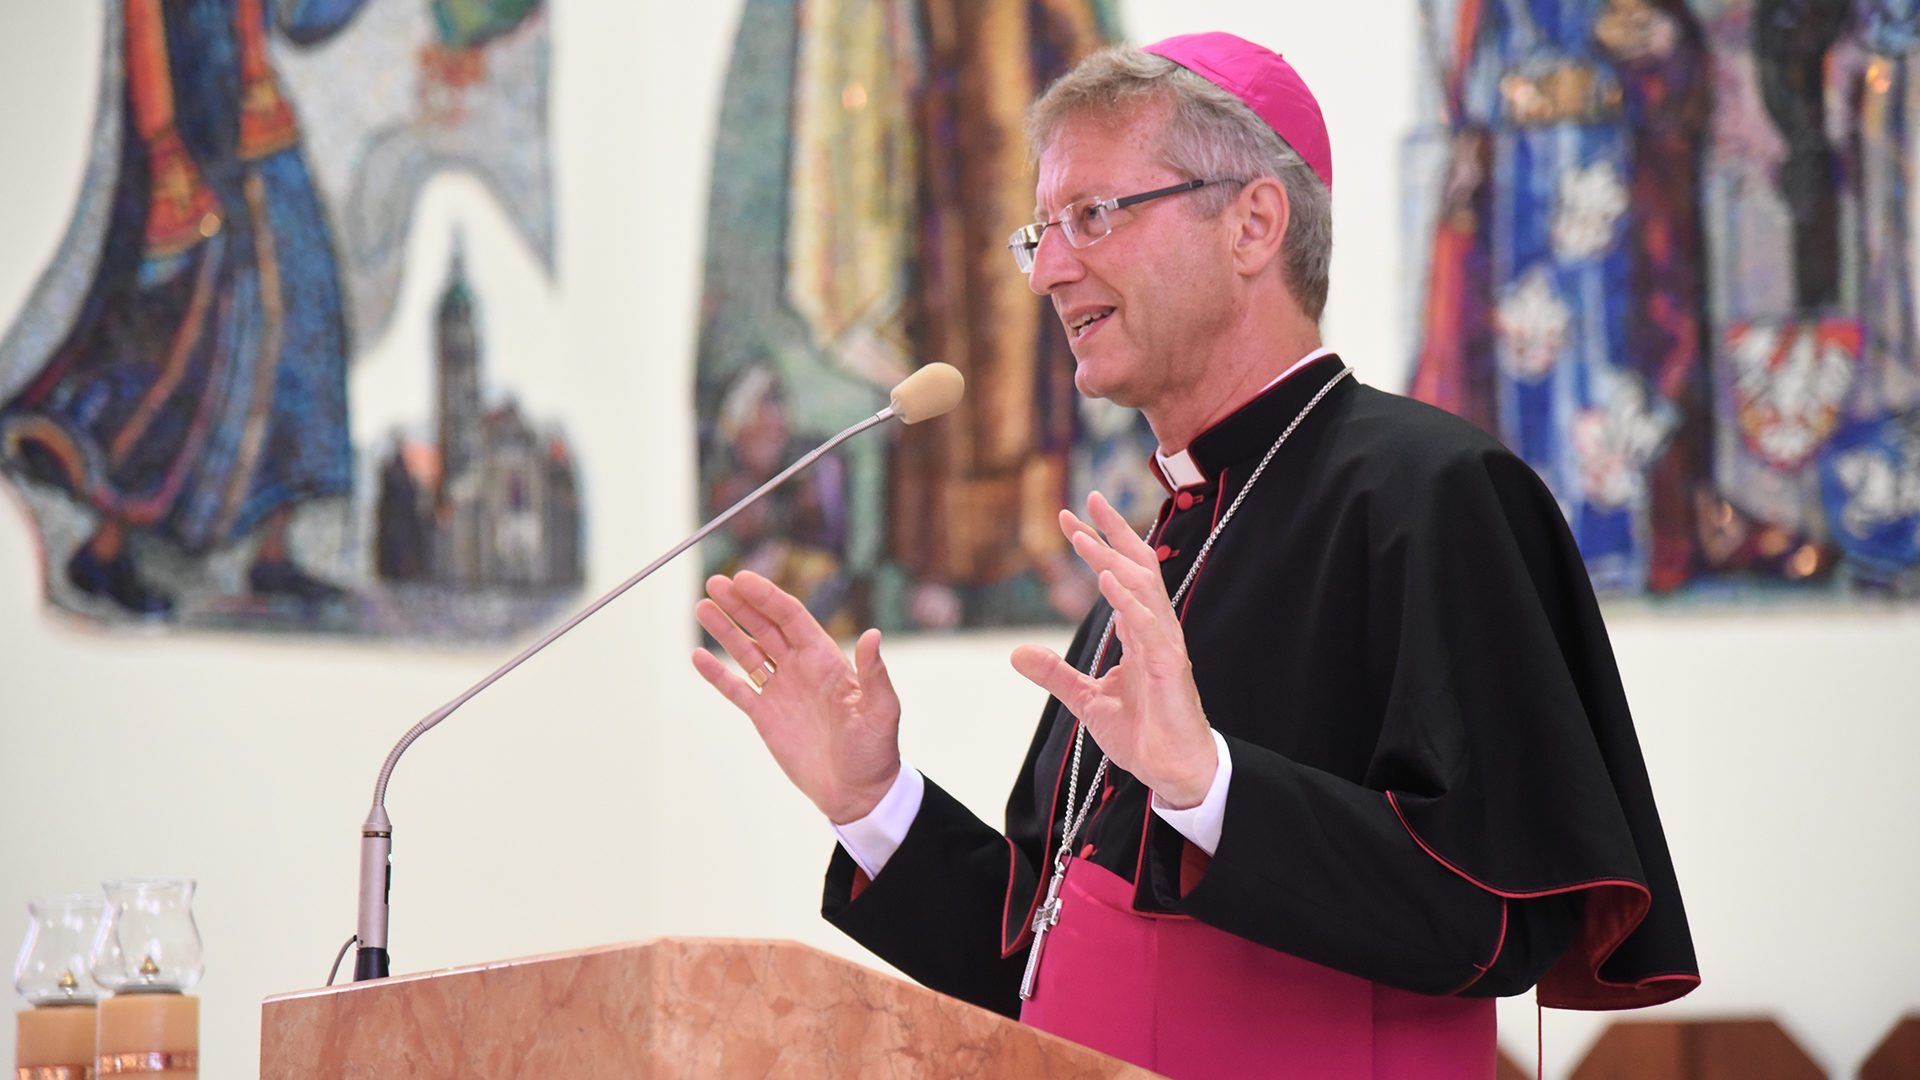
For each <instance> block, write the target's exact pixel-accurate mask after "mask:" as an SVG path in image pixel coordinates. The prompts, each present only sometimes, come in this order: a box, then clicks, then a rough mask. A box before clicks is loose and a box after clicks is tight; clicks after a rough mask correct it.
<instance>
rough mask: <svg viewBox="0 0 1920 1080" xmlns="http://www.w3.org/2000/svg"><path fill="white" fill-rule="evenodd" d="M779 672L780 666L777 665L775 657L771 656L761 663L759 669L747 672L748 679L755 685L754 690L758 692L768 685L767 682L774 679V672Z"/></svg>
mask: <svg viewBox="0 0 1920 1080" xmlns="http://www.w3.org/2000/svg"><path fill="white" fill-rule="evenodd" d="M779 670H780V665H778V664H775V663H774V662H773V657H771V656H769V657H767V658H766V659H765V660H762V661H761V662H760V666H759V667H757V668H754V669H753V670H751V671H749V672H747V678H748V680H749V681H751V682H752V683H753V688H754V689H755V690H758V689H760V688H761V687H763V686H765V685H767V680H768V679H771V678H773V675H774V672H777V671H779Z"/></svg>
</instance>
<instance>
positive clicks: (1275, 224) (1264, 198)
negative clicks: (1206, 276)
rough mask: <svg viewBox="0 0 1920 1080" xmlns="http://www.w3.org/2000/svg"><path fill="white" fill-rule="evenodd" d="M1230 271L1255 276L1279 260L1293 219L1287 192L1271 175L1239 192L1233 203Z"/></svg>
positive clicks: (1255, 181)
mask: <svg viewBox="0 0 1920 1080" xmlns="http://www.w3.org/2000/svg"><path fill="white" fill-rule="evenodd" d="M1232 210H1233V220H1234V224H1235V226H1236V228H1235V232H1234V236H1233V268H1234V270H1236V271H1237V272H1239V273H1241V274H1243V275H1245V276H1247V277H1255V276H1257V275H1259V274H1260V273H1261V272H1262V271H1264V270H1266V268H1267V267H1268V266H1271V265H1273V264H1275V263H1276V262H1277V261H1278V260H1279V258H1280V251H1281V246H1282V244H1283V242H1284V241H1285V239H1286V235H1287V224H1288V222H1290V221H1292V219H1293V206H1292V204H1291V203H1289V202H1288V201H1287V189H1286V188H1284V187H1282V186H1281V185H1280V181H1278V180H1276V179H1274V178H1273V177H1271V176H1262V177H1260V178H1259V179H1257V180H1254V181H1252V182H1251V183H1249V184H1247V186H1246V187H1244V188H1241V189H1240V197H1239V198H1237V199H1235V200H1234V203H1233V207H1232Z"/></svg>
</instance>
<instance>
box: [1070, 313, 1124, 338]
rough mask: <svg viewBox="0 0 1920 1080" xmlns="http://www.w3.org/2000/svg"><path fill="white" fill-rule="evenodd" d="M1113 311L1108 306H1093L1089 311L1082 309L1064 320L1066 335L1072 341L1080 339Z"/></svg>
mask: <svg viewBox="0 0 1920 1080" xmlns="http://www.w3.org/2000/svg"><path fill="white" fill-rule="evenodd" d="M1113 311H1114V309H1112V308H1110V307H1108V308H1095V309H1093V310H1090V311H1083V312H1081V313H1080V314H1078V315H1075V316H1074V317H1072V318H1070V319H1066V320H1064V322H1065V323H1066V327H1067V337H1068V338H1070V339H1072V340H1074V341H1078V340H1080V339H1081V338H1083V337H1085V336H1086V335H1087V334H1088V333H1089V332H1090V331H1091V330H1092V329H1093V328H1094V327H1096V326H1098V325H1100V324H1101V323H1102V322H1105V321H1106V319H1107V317H1108V316H1109V315H1112V314H1113Z"/></svg>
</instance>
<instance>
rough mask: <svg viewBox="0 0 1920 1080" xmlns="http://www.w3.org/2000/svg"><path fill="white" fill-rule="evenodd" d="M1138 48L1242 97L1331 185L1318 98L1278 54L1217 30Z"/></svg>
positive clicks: (1328, 150) (1330, 153) (1330, 156)
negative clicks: (1163, 58)
mask: <svg viewBox="0 0 1920 1080" xmlns="http://www.w3.org/2000/svg"><path fill="white" fill-rule="evenodd" d="M1140 51H1141V52H1147V53H1152V54H1154V55H1155V56H1164V57H1166V58H1167V59H1168V60H1171V61H1173V62H1174V63H1176V64H1179V65H1180V66H1181V67H1183V68H1186V69H1187V70H1188V71H1191V72H1193V73H1194V74H1196V75H1198V76H1200V77H1201V78H1203V79H1205V80H1207V81H1208V82H1210V83H1212V84H1213V85H1215V86H1217V87H1219V88H1220V89H1222V90H1225V91H1226V92H1227V93H1229V94H1232V95H1233V96H1234V97H1237V98H1239V99H1240V100H1241V101H1244V102H1246V103H1247V107H1248V108H1250V109H1252V110H1253V111H1254V113H1255V115H1257V116H1259V117H1260V119H1262V120H1265V121H1266V122H1267V126H1268V127H1271V128H1273V130H1274V131H1275V132H1277V133H1278V134H1279V135H1280V137H1281V138H1282V139H1285V140H1286V141H1287V145H1288V146H1291V147H1293V150H1294V152H1295V153H1297V154H1299V155H1300V157H1301V158H1302V159H1303V160H1304V161H1306V163H1307V166H1308V167H1309V168H1311V169H1312V170H1313V171H1314V174H1315V175H1317V176H1319V177H1320V180H1321V182H1322V183H1324V184H1326V185H1327V190H1329V191H1331V190H1333V147H1332V145H1331V144H1330V143H1329V142H1328V141H1327V122H1326V121H1325V120H1324V119H1322V118H1321V116H1320V102H1319V101H1317V100H1315V99H1314V96H1313V91H1311V90H1309V89H1307V84H1306V81H1305V80H1303V79H1301V78H1300V73H1299V72H1297V71H1295V70H1293V65H1292V64H1289V63H1287V62H1286V61H1285V60H1283V59H1281V58H1280V54H1279V53H1277V52H1274V51H1272V50H1270V49H1263V48H1261V47H1260V46H1258V45H1255V44H1254V43H1253V42H1251V41H1248V40H1246V39H1245V38H1238V37H1235V36H1233V35H1232V34H1223V33H1219V32H1217V31H1216V32H1212V33H1206V34H1181V35H1180V36H1179V37H1170V38H1168V39H1166V40H1165V41H1156V42H1154V43H1153V44H1151V45H1143V46H1141V48H1140Z"/></svg>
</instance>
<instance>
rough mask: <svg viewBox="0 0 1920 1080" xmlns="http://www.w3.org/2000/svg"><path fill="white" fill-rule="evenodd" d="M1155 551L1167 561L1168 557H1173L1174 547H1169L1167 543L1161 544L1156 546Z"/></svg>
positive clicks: (1162, 560) (1162, 559)
mask: <svg viewBox="0 0 1920 1080" xmlns="http://www.w3.org/2000/svg"><path fill="white" fill-rule="evenodd" d="M1153 553H1154V554H1155V555H1157V556H1159V557H1160V561H1161V562H1166V561H1167V560H1168V559H1171V558H1173V549H1172V548H1170V547H1168V546H1167V545H1165V544H1161V545H1160V546H1159V547H1157V548H1154V549H1153Z"/></svg>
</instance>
